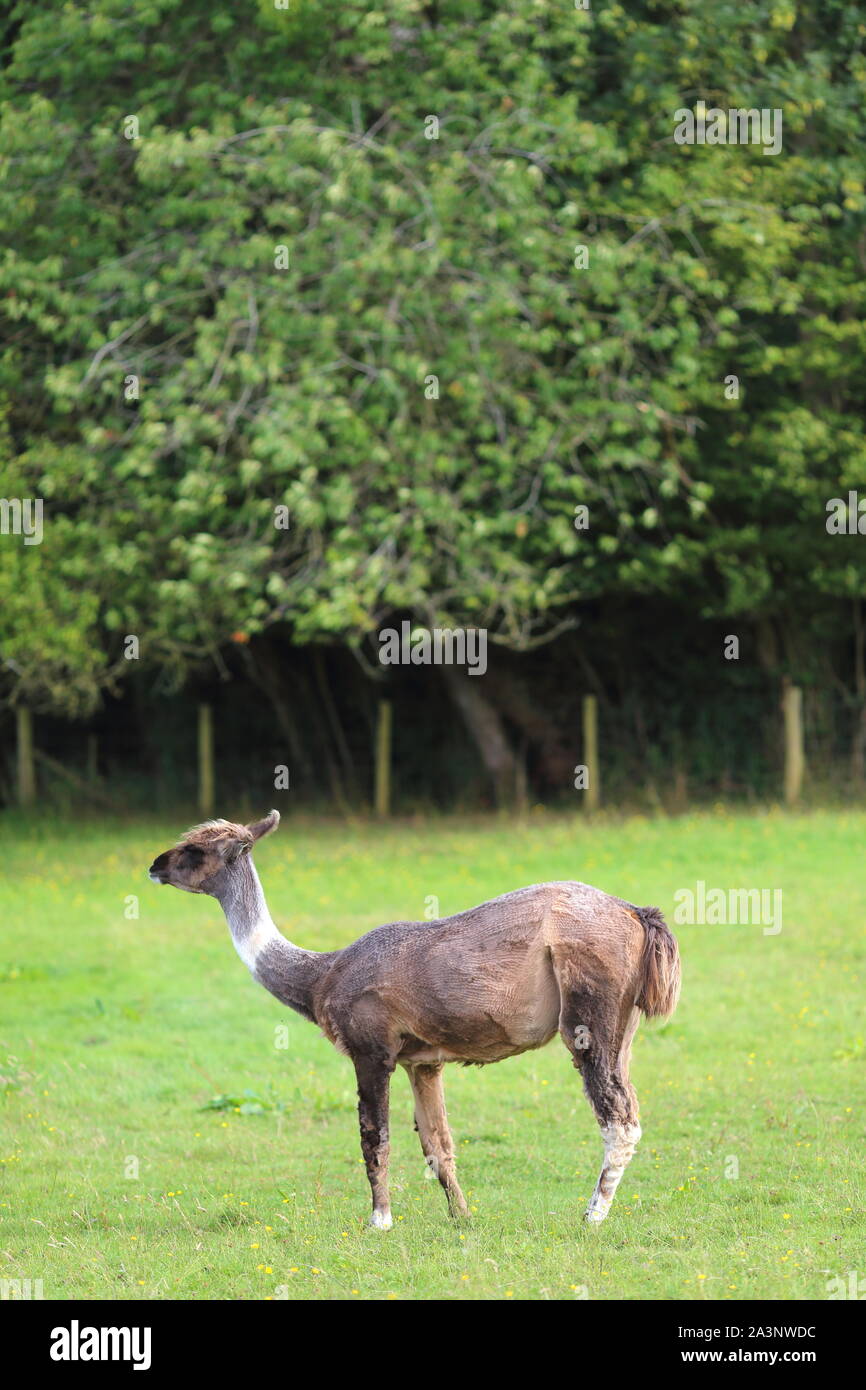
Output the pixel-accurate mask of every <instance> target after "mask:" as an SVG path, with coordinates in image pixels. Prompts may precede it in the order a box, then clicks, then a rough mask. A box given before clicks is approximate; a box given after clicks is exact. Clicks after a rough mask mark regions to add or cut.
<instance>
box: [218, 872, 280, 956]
mask: <svg viewBox="0 0 866 1390" xmlns="http://www.w3.org/2000/svg"><path fill="white" fill-rule="evenodd" d="M244 867H245V870H246V881H245V882H242V883H239V884H238V891H236V892H235V893H234V894H232V896H231V897H230V898H229V899H227V901H225V902H224V903H223V910H224V912H225V915H226V919H227V920H228V924H229V929H230V931H231V934H232V941H233V942H234V943H235V950H236V951H237V953H238V955H239V956H240V958H241V960H242V961H243V963H244V965H245V966H246V967H247V969H248V970H249V971H250V972H251V973H252V974H253V975H254V974H255V971H256V960H257V959H258V957H259V955H260V954H261V952H262V951H263V950H264V948H265V947H266V946H268V945H269V944H270V943H271V942H272V941H277V940H282V937H281V935H280V933H279V931H278V930H277V928H276V925H275V923H274V920H273V918H272V917H271V914H270V912H269V911H268V905H267V903H266V902H265V895H264V893H263V892H262V885H261V883H260V882H259V876H258V874H257V873H256V870H255V865H254V864H253V862H252V860H247V863H246V865H245V866H244Z"/></svg>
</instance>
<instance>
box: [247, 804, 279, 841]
mask: <svg viewBox="0 0 866 1390" xmlns="http://www.w3.org/2000/svg"><path fill="white" fill-rule="evenodd" d="M279 823H280V813H279V811H268V814H267V815H266V816H263V817H262V819H261V820H257V821H253V823H252V825H249V826H247V829H248V830H249V832H250V834H251V835H252V837H253V840H254V841H255V840H263V839H264V837H265V836H266V835H272V834H273V832H274V831H275V830H276V828H277V826H278V825H279Z"/></svg>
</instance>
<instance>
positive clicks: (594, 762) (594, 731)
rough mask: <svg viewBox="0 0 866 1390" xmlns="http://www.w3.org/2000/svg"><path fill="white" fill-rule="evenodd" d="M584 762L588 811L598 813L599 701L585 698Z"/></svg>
mask: <svg viewBox="0 0 866 1390" xmlns="http://www.w3.org/2000/svg"><path fill="white" fill-rule="evenodd" d="M583 761H584V765H585V766H586V777H587V781H586V801H585V803H584V804H585V806H586V809H587V811H597V810H598V807H599V804H600V802H601V769H600V767H599V764H598V700H597V699H596V697H595V696H594V695H584V697H583Z"/></svg>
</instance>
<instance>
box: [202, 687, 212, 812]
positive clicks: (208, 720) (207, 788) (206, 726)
mask: <svg viewBox="0 0 866 1390" xmlns="http://www.w3.org/2000/svg"><path fill="white" fill-rule="evenodd" d="M213 808H214V750H213V710H212V709H211V707H210V705H199V707H198V809H199V811H200V813H201V814H202V815H203V816H212V815H213Z"/></svg>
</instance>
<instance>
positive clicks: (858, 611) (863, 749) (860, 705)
mask: <svg viewBox="0 0 866 1390" xmlns="http://www.w3.org/2000/svg"><path fill="white" fill-rule="evenodd" d="M854 689H855V692H856V695H857V708H856V711H855V714H854V737H853V739H852V742H851V774H852V776H853V778H854V782H855V783H856V785H857V786H858V787H859V788H862V786H863V782H864V780H866V653H864V630H863V606H862V604H861V602H860V600H859V599H855V600H854Z"/></svg>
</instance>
